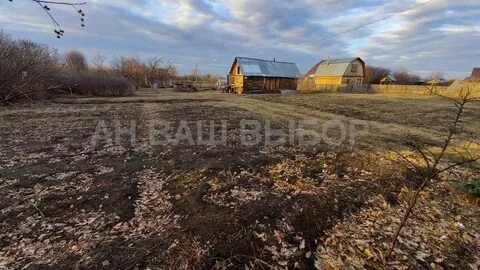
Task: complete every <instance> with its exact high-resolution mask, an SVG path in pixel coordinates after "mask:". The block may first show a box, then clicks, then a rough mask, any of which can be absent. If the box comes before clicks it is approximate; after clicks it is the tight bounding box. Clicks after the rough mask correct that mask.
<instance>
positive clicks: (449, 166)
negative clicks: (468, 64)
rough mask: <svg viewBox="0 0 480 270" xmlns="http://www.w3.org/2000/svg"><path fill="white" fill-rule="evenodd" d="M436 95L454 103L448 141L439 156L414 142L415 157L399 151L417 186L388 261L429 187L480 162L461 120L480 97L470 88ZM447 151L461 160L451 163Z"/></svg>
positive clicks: (390, 248)
mask: <svg viewBox="0 0 480 270" xmlns="http://www.w3.org/2000/svg"><path fill="white" fill-rule="evenodd" d="M435 95H437V96H439V97H442V98H445V99H447V100H449V101H452V102H453V104H454V105H455V108H456V110H455V113H454V115H453V118H452V120H451V122H450V124H449V125H448V128H447V133H446V137H445V140H444V141H443V143H442V144H441V145H440V146H439V147H438V149H437V150H438V152H437V153H435V152H434V151H433V150H430V149H429V148H428V147H426V146H424V145H421V144H419V143H417V142H416V141H414V140H411V141H408V146H409V147H411V148H412V150H413V157H412V156H407V155H405V154H402V153H400V152H398V151H396V153H397V154H398V155H399V156H400V158H401V159H402V160H403V161H404V162H405V164H406V166H407V168H409V169H411V170H413V172H414V173H415V176H416V179H417V183H416V184H415V185H412V186H411V189H410V194H409V195H408V197H407V208H406V211H405V213H404V215H403V217H402V219H401V221H400V224H399V225H398V228H397V230H396V231H395V233H394V235H393V237H392V239H391V241H390V245H389V247H388V250H387V251H386V253H385V258H386V259H389V258H390V257H391V255H392V252H393V250H394V248H395V245H396V243H397V239H398V236H399V235H400V233H401V231H402V229H403V227H404V226H405V224H406V222H407V220H408V218H409V217H410V215H411V214H412V212H413V209H414V208H415V205H416V203H417V201H418V199H419V195H420V193H421V192H422V191H423V190H425V188H427V187H430V186H433V185H436V184H439V183H441V182H443V180H442V179H441V177H439V176H441V175H442V174H443V173H449V172H452V171H453V170H454V169H456V168H459V167H463V166H466V165H468V164H471V163H474V162H476V161H478V160H480V155H479V154H478V153H473V151H475V149H478V147H479V146H480V143H479V142H476V141H474V140H472V139H469V138H466V137H462V136H461V133H462V127H461V123H462V121H461V118H462V116H463V115H464V113H465V111H466V110H467V105H468V103H470V102H472V101H474V100H478V99H479V98H478V97H475V96H474V93H473V91H472V90H471V89H470V88H469V87H467V88H466V89H463V88H462V89H461V90H460V92H459V94H458V96H457V97H451V96H445V95H443V94H442V93H439V92H435ZM454 142H457V144H458V145H464V146H462V147H455V146H454ZM472 149H473V151H472ZM447 151H452V152H454V153H456V154H457V155H458V160H456V161H449V160H448V159H447V157H446V155H447ZM415 160H421V162H420V164H419V163H418V162H415Z"/></svg>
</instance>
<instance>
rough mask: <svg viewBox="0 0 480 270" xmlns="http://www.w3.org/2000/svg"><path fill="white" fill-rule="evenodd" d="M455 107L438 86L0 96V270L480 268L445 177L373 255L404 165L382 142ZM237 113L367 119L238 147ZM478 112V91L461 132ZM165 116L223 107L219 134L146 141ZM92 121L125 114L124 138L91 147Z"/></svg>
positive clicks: (437, 128) (465, 216) (398, 209)
mask: <svg viewBox="0 0 480 270" xmlns="http://www.w3.org/2000/svg"><path fill="white" fill-rule="evenodd" d="M451 112H452V105H450V104H449V103H448V101H445V100H441V99H438V98H406V97H398V98H396V97H385V96H378V95H346V94H317V95H256V96H253V95H252V96H235V95H231V94H221V93H218V92H208V91H205V92H197V93H177V92H171V91H169V90H158V91H150V90H149V91H146V90H145V91H141V92H139V93H137V95H136V96H132V97H121V98H82V99H63V100H57V101H54V102H52V103H48V104H31V105H21V106H18V107H8V108H0V209H1V211H0V269H3V268H5V269H16V268H23V267H25V268H27V269H50V268H52V269H53V268H60V269H145V268H147V267H148V268H150V269H212V268H213V269H245V268H246V267H248V268H249V269H287V268H288V269H314V268H315V267H316V268H318V269H336V268H337V269H364V268H368V269H385V268H387V269H442V268H443V269H477V268H478V267H479V265H480V254H479V250H480V244H479V243H480V241H479V239H480V230H479V227H478V224H479V222H480V218H479V217H480V211H479V208H478V206H477V205H475V203H476V202H475V199H474V198H470V197H468V196H465V195H464V194H463V193H461V192H460V191H458V190H457V189H456V188H454V187H453V186H451V185H449V184H445V185H442V186H439V187H437V188H436V189H432V190H427V191H426V192H424V193H423V194H422V198H421V203H420V205H419V208H418V210H417V211H415V213H414V217H413V219H412V221H411V222H409V223H408V225H407V227H406V229H405V233H404V234H402V237H401V239H400V241H399V242H400V244H399V246H398V248H397V250H395V252H394V256H393V258H392V260H391V261H390V263H389V264H388V265H384V264H382V262H381V261H382V252H383V251H384V249H385V248H386V246H385V245H386V243H388V240H389V239H388V237H389V236H390V235H392V234H393V230H394V228H395V226H396V223H397V222H398V221H399V218H400V217H401V213H402V211H403V210H402V209H403V207H402V205H403V203H404V202H403V200H402V196H403V195H402V194H404V192H405V188H404V184H405V179H409V178H411V177H412V176H411V174H410V172H409V171H406V170H405V169H404V168H403V167H402V166H401V165H400V164H399V163H398V162H397V161H396V160H395V158H394V155H392V153H391V151H390V150H389V149H391V148H392V149H393V148H394V149H399V150H402V149H404V145H403V143H402V140H403V139H404V138H407V137H408V138H412V137H413V138H415V139H416V140H418V141H421V142H428V143H431V145H435V144H436V143H438V142H439V141H441V140H442V138H443V137H442V136H443V135H442V134H443V133H444V132H445V124H442V123H444V122H442V120H444V119H446V118H448V117H449V116H450V114H451ZM245 119H246V120H250V121H251V120H254V121H259V122H260V123H265V121H266V120H269V123H270V124H271V125H272V127H273V128H275V129H276V130H282V131H284V132H287V131H289V123H290V121H291V120H299V119H309V120H312V119H313V120H316V121H318V122H319V123H320V124H321V123H324V122H325V121H328V120H335V121H337V122H339V123H345V124H347V126H348V125H350V123H351V122H352V121H353V122H355V123H357V122H356V121H359V120H361V121H364V122H362V123H363V124H365V125H366V126H367V127H368V130H367V131H366V132H362V135H361V136H356V137H355V138H354V140H353V141H352V140H350V139H351V134H348V136H350V137H348V136H347V137H348V139H347V141H346V142H345V143H343V144H341V145H331V144H327V143H320V144H318V145H315V146H308V145H307V146H302V145H298V144H295V143H294V144H288V143H286V144H284V145H277V146H272V145H265V144H263V143H260V144H257V145H250V146H246V145H242V143H241V138H240V137H241V136H242V134H241V132H240V126H241V123H242V120H245ZM478 119H480V104H478V103H475V104H471V107H470V108H469V109H468V110H467V112H466V116H465V118H464V121H465V122H466V125H465V127H466V129H465V130H464V134H467V135H469V136H470V137H472V138H476V139H478V138H479V137H480V125H479V124H478ZM159 120H162V121H168V122H170V123H171V124H172V130H176V129H177V127H178V126H179V125H181V122H182V121H187V123H188V124H189V126H191V127H192V128H191V131H192V132H193V138H198V137H197V135H198V133H199V129H195V123H196V121H198V120H204V121H212V120H213V121H216V122H217V123H218V122H220V121H222V120H224V121H227V123H228V126H227V133H226V134H227V141H226V143H225V144H221V145H216V146H212V145H198V144H195V145H190V143H189V142H188V140H182V141H180V143H178V144H174V143H171V144H158V145H152V143H151V138H150V132H149V130H150V129H151V126H150V125H151V123H152V122H154V121H159ZM99 121H103V122H101V123H104V124H105V125H104V126H105V127H106V129H107V130H110V131H112V130H114V125H115V123H116V122H117V121H118V123H120V124H121V125H122V127H123V128H124V129H126V128H127V127H129V125H130V124H131V123H132V121H134V123H135V131H136V132H135V134H136V136H135V138H134V141H133V143H132V140H131V139H132V138H131V136H129V135H125V134H123V135H122V136H120V137H119V140H118V141H116V140H107V139H105V138H104V139H100V140H98V141H96V142H97V143H96V145H93V144H92V136H93V135H94V133H95V131H96V130H97V131H98V127H99ZM363 131H365V130H363ZM331 132H332V133H333V135H335V134H337V135H338V134H339V133H341V131H340V130H335V129H333V130H332V131H331ZM261 133H262V134H264V133H265V131H264V130H262V131H261ZM112 138H113V139H115V138H114V137H112ZM465 170H466V171H468V173H469V175H470V176H471V177H472V178H475V177H476V178H477V179H480V178H479V177H480V174H479V172H478V167H476V166H472V167H471V168H469V169H465ZM479 181H480V180H479Z"/></svg>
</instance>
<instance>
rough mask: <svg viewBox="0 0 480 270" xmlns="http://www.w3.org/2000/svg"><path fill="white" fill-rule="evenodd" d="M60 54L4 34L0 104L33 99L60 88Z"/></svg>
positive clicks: (0, 35)
mask: <svg viewBox="0 0 480 270" xmlns="http://www.w3.org/2000/svg"><path fill="white" fill-rule="evenodd" d="M57 72H58V57H57V56H56V52H55V51H53V50H51V49H49V48H48V47H46V46H44V45H41V44H38V43H34V42H32V41H28V40H13V39H11V37H10V36H7V35H5V34H3V33H1V32H0V102H2V101H3V102H9V101H12V100H13V99H17V98H21V97H23V98H25V97H26V98H31V97H33V96H36V95H40V93H41V92H42V91H44V90H49V89H53V88H56V87H55V85H54V84H52V78H53V75H55V74H56V73H57Z"/></svg>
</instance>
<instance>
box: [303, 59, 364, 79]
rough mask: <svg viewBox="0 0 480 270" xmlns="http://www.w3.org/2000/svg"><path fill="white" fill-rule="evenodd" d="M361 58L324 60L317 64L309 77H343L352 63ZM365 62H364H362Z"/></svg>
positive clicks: (309, 73)
mask: <svg viewBox="0 0 480 270" xmlns="http://www.w3.org/2000/svg"><path fill="white" fill-rule="evenodd" d="M357 59H358V60H360V61H362V59H360V58H358V57H357V58H346V59H330V60H322V61H320V63H318V64H316V65H315V66H314V67H313V68H312V69H310V71H309V72H308V73H307V75H313V76H335V77H336V76H343V75H344V74H345V72H346V71H347V68H348V66H349V65H350V63H351V62H353V61H355V60H357ZM362 62H363V61H362Z"/></svg>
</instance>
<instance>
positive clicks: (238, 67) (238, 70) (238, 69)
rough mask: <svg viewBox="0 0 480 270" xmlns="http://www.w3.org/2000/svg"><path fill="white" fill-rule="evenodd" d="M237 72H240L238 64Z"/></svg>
mask: <svg viewBox="0 0 480 270" xmlns="http://www.w3.org/2000/svg"><path fill="white" fill-rule="evenodd" d="M237 74H240V66H237Z"/></svg>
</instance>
